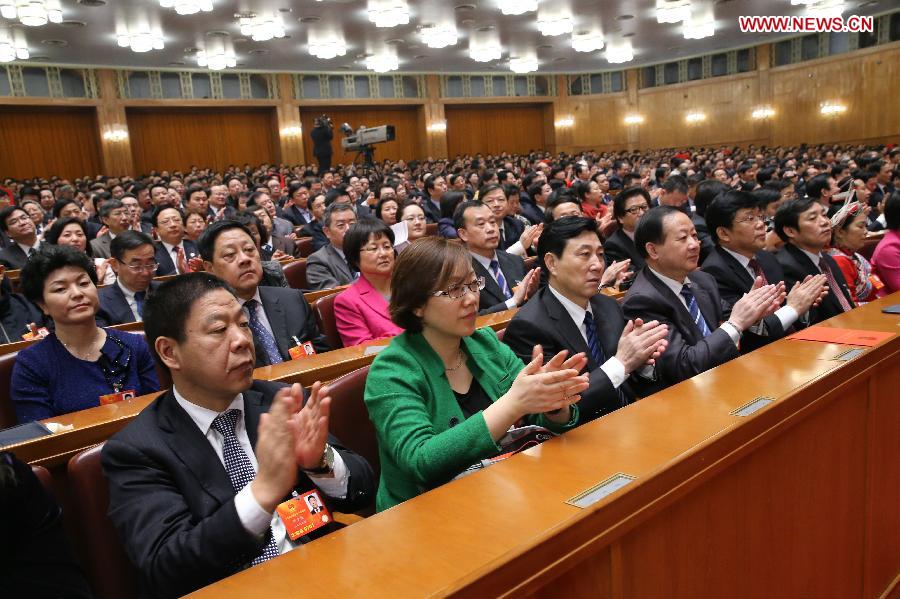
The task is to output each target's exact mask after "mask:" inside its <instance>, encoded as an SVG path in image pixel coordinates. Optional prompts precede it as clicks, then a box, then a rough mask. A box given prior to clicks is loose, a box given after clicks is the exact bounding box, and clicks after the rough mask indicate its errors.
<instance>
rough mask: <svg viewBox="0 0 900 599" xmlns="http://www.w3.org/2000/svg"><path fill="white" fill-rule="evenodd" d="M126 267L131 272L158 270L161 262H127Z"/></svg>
mask: <svg viewBox="0 0 900 599" xmlns="http://www.w3.org/2000/svg"><path fill="white" fill-rule="evenodd" d="M125 268H127V269H128V270H130V271H131V272H156V270H157V269H158V268H159V264H157V263H156V262H153V263H151V264H126V265H125Z"/></svg>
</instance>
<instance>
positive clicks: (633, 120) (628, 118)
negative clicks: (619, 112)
mask: <svg viewBox="0 0 900 599" xmlns="http://www.w3.org/2000/svg"><path fill="white" fill-rule="evenodd" d="M643 122H644V117H643V116H642V115H640V114H627V115H625V124H626V125H640V124H641V123H643Z"/></svg>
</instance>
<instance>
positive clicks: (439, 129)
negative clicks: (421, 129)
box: [427, 121, 447, 133]
mask: <svg viewBox="0 0 900 599" xmlns="http://www.w3.org/2000/svg"><path fill="white" fill-rule="evenodd" d="M427 129H428V131H430V132H431V133H443V132H444V131H446V130H447V121H435V122H433V123H431V124H430V125H428V127H427Z"/></svg>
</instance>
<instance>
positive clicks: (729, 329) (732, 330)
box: [647, 264, 741, 345]
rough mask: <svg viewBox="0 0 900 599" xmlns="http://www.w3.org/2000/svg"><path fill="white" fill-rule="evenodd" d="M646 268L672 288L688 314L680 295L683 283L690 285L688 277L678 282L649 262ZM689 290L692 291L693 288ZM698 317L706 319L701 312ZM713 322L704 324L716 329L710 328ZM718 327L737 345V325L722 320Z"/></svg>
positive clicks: (738, 341) (739, 334) (686, 305)
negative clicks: (654, 267) (651, 265)
mask: <svg viewBox="0 0 900 599" xmlns="http://www.w3.org/2000/svg"><path fill="white" fill-rule="evenodd" d="M647 268H649V269H650V270H652V271H653V274H655V275H656V276H657V277H659V280H660V281H662V282H663V284H664V285H665V286H666V287H668V288H669V289H671V290H672V293H674V294H675V297H677V298H678V301H680V302H681V305H682V306H684V307H685V309H686V310H687V311H688V314H690V312H691V309H690V307H688V304H687V301H685V299H684V296H683V295H681V288H682V287H684V286H685V285H687V286H688V287H692V283H691V280H690V279H688V278H685V280H684V281H683V282H681V283H679V282H678V281H676V280H675V279H671V278H669V277H667V276H665V275H663V274H660V273H659V271H657V270H655V269H653V268H651V267H650V265H649V264H648V265H647ZM691 292H692V293H693V290H692V291H691ZM697 309H698V310H699V309H700V304H699V303H698V304H697ZM700 317H701V318H703V319H704V320H705V319H706V317H705V316H703V312H700ZM714 324H716V323H714V322H707V323H706V326H708V327H709V330H710V332H712V331H715V330H716V329H714V328H712V325H714ZM718 328H720V329H722V330H723V331H725V332H726V333H727V334H728V336H729V337H731V341H732V342H734V344H735V345H738V343H740V341H741V331H739V330H738V329H737V327H735V326H734V325H733V324H731V323H730V322H723V323H722V324H721V325H720V326H719V327H718Z"/></svg>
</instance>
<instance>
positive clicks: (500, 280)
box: [490, 260, 513, 299]
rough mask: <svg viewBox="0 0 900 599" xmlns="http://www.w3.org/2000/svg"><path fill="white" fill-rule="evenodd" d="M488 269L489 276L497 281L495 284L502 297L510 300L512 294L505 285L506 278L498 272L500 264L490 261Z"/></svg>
mask: <svg viewBox="0 0 900 599" xmlns="http://www.w3.org/2000/svg"><path fill="white" fill-rule="evenodd" d="M490 269H491V274H492V275H494V278H495V279H497V284H498V285H499V286H500V291H502V292H503V297H504V298H505V299H509V298H511V297H512V296H513V294H512V292H511V291H510V290H509V285H507V284H506V277H504V276H503V272H502V271H501V270H500V263H499V262H497V261H496V260H491V264H490Z"/></svg>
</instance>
